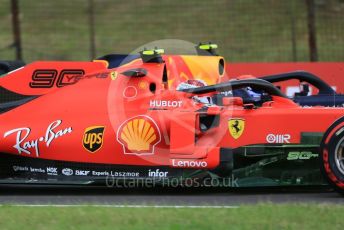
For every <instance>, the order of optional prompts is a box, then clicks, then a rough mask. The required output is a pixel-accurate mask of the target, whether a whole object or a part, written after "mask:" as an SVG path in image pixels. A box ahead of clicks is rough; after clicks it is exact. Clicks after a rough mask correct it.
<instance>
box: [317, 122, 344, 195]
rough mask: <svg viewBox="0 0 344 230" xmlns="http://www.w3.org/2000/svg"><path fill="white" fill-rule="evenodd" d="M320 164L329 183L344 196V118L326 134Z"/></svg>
mask: <svg viewBox="0 0 344 230" xmlns="http://www.w3.org/2000/svg"><path fill="white" fill-rule="evenodd" d="M320 162H321V169H322V173H323V175H324V177H325V178H326V179H327V181H328V183H329V184H330V185H331V186H332V187H333V188H334V189H335V190H336V191H338V192H339V193H341V194H343V195H344V118H341V119H339V120H337V121H336V122H335V123H334V124H333V125H332V126H331V127H330V128H329V129H328V131H327V132H326V133H325V135H324V137H323V141H322V144H321V155H320Z"/></svg>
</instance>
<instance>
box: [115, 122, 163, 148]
mask: <svg viewBox="0 0 344 230" xmlns="http://www.w3.org/2000/svg"><path fill="white" fill-rule="evenodd" d="M117 140H118V142H119V143H120V144H121V145H122V146H123V151H124V154H136V155H151V154H154V148H155V146H156V145H157V144H158V143H159V142H160V141H161V134H160V130H159V127H158V125H157V124H156V123H155V121H154V120H153V119H152V118H151V117H148V116H146V115H139V116H136V117H132V118H130V119H128V120H126V121H125V122H123V123H122V124H121V125H120V127H119V128H118V130H117Z"/></svg>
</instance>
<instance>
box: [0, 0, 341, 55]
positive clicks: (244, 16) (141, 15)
mask: <svg viewBox="0 0 344 230" xmlns="http://www.w3.org/2000/svg"><path fill="white" fill-rule="evenodd" d="M333 1H335V2H337V1H339V0H332V2H333ZM9 2H10V0H0V30H1V32H0V59H12V58H14V50H13V49H6V48H4V47H7V46H8V45H10V44H11V42H12V33H11V25H10V22H11V21H10V19H11V15H10V12H9V9H10V4H9ZM318 2H321V1H318ZM87 3H88V1H87V0H73V1H68V0H59V1H54V0H45V1H34V0H24V1H20V9H21V21H22V25H21V28H22V32H23V36H22V37H23V39H22V40H23V46H24V56H25V60H26V61H33V60H37V59H49V60H51V59H59V60H88V59H89V34H88V33H89V31H88V30H89V28H88V24H87V22H88V17H87ZM291 16H293V17H294V21H295V36H296V40H297V58H298V61H307V60H308V56H309V55H308V45H307V24H306V8H305V3H304V1H299V0H290V1H276V0H210V1H203V0H201V1H199V0H183V1H182V0H176V1H169V0H160V1H154V0H140V1H124V0H117V1H112V0H99V1H95V24H96V46H97V55H98V56H101V55H104V54H108V53H128V52H131V51H132V50H134V49H135V48H137V47H138V46H141V45H143V44H145V43H147V42H151V41H154V40H159V39H171V38H172V39H182V40H187V41H190V42H194V43H198V42H199V41H214V42H216V43H218V44H219V46H220V50H219V52H220V53H221V54H222V55H224V56H225V57H226V58H227V60H228V61H231V62H252V61H269V62H274V61H292V60H293V57H292V42H291V19H292V18H291ZM343 24H344V7H343V4H340V3H338V4H334V6H332V5H331V7H329V6H327V5H326V4H325V5H318V7H317V31H318V45H319V57H320V60H321V61H343V60H344V39H343V38H344V36H343V35H344V28H343Z"/></svg>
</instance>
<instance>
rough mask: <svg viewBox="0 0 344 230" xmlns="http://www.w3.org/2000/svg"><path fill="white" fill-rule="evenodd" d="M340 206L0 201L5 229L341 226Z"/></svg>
mask: <svg viewBox="0 0 344 230" xmlns="http://www.w3.org/2000/svg"><path fill="white" fill-rule="evenodd" d="M343 211H344V207H343V206H339V205H325V204H322V205H320V204H307V205H306V204H283V205H275V204H259V205H244V206H240V207H239V208H236V209H210V208H199V209H190V208H178V209H176V208H109V207H17V206H2V207H0V227H1V229H2V230H7V229H11V230H12V229H13V230H14V229H26V230H30V229H34V230H40V229H42V230H43V229H44V230H45V229H83V230H88V229H118V230H120V229H159V230H163V229H189V230H192V229H195V230H201V229H216V230H218V229H303V230H306V229H311V230H316V229H341V228H342V227H343V224H344V220H343V218H342V216H341V213H342V212H343Z"/></svg>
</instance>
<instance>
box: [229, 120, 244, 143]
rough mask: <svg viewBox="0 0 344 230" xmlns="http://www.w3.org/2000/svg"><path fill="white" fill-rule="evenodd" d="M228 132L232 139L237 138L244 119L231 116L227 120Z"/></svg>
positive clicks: (242, 128) (242, 130)
mask: <svg viewBox="0 0 344 230" xmlns="http://www.w3.org/2000/svg"><path fill="white" fill-rule="evenodd" d="M228 128H229V133H230V134H231V135H232V137H233V138H234V139H238V138H239V137H240V136H241V135H242V134H243V132H244V129H245V120H244V119H242V118H232V119H230V120H229V121H228Z"/></svg>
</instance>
